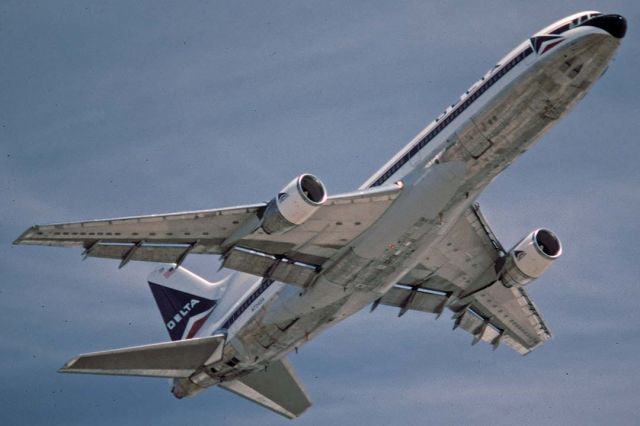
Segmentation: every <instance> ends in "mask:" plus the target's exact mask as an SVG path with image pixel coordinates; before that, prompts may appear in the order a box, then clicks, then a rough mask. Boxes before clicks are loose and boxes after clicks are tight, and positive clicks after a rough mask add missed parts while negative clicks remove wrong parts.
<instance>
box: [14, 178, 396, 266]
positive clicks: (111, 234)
mask: <svg viewBox="0 0 640 426" xmlns="http://www.w3.org/2000/svg"><path fill="white" fill-rule="evenodd" d="M400 189H401V187H400V186H397V185H390V186H387V187H382V188H375V189H369V190H364V191H357V192H352V193H348V194H343V195H337V196H333V197H330V198H328V199H327V201H326V202H325V203H324V204H323V205H322V206H321V207H320V208H319V209H318V211H316V212H315V213H314V214H313V216H311V218H309V219H308V220H307V221H306V222H304V223H303V224H302V225H300V226H297V227H295V228H293V229H291V230H290V231H287V232H284V233H278V234H267V233H265V232H264V231H263V230H262V229H260V217H261V214H262V212H263V210H264V208H265V207H266V204H265V203H261V204H253V205H248V206H241V207H233V208H224V209H215V210H200V211H192V212H184V213H171V214H156V215H150V216H136V217H123V218H116V219H105V220H93V221H88V222H74V223H60V224H53V225H36V226H32V227H31V228H29V229H27V230H26V231H25V232H24V233H23V234H22V235H21V236H20V237H19V238H18V239H17V240H16V241H14V244H36V245H47V246H62V247H83V248H84V255H85V256H91V257H103V258H111V259H118V260H120V266H124V265H125V264H126V263H127V262H129V261H131V260H142V261H151V262H162V263H176V264H178V265H179V264H181V263H182V261H183V260H184V258H185V257H186V256H187V255H188V254H190V253H197V254H223V253H224V254H226V255H227V256H228V257H229V258H228V259H227V260H226V261H225V265H224V266H226V267H229V268H231V269H237V270H242V271H243V272H250V273H256V274H258V275H261V274H260V272H261V271H263V269H266V268H262V266H261V265H260V267H258V268H257V269H256V270H253V269H251V268H252V266H251V263H260V262H258V259H262V260H263V262H262V263H265V262H267V263H268V264H271V263H273V262H274V260H273V259H278V260H282V259H285V261H289V262H290V263H291V264H292V265H293V264H296V262H300V263H303V264H307V265H310V266H312V267H313V266H319V265H321V264H322V263H324V261H325V260H327V259H328V258H330V257H331V256H332V255H333V254H334V253H335V252H336V251H337V250H339V249H340V248H342V247H343V246H345V245H346V244H348V243H349V242H350V241H352V240H353V239H354V238H355V237H357V236H358V235H359V234H360V233H362V232H363V231H364V230H365V229H367V228H368V227H369V226H371V224H373V223H374V222H375V221H376V220H377V219H378V218H379V217H380V216H381V215H382V214H383V213H384V212H385V211H386V209H387V208H388V207H389V205H390V204H391V203H392V202H393V200H395V198H396V197H397V195H398V193H399V192H400ZM232 247H236V248H240V249H241V250H238V251H231V250H230V248H232ZM270 258H271V260H270ZM247 260H250V262H247ZM285 263H286V262H285ZM289 275H291V274H289ZM291 276H295V274H293V275H291ZM279 278H280V277H279ZM291 279H293V278H291Z"/></svg>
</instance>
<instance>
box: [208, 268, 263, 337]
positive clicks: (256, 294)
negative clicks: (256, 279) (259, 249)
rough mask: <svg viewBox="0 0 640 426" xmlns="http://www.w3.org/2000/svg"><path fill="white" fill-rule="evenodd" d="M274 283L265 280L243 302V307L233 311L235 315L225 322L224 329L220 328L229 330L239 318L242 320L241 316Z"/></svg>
mask: <svg viewBox="0 0 640 426" xmlns="http://www.w3.org/2000/svg"><path fill="white" fill-rule="evenodd" d="M273 283H274V281H273V280H272V279H270V278H264V279H263V280H262V284H260V287H258V288H257V289H256V290H255V291H254V292H253V293H252V294H251V296H249V297H248V298H247V299H246V300H245V301H244V302H242V305H240V306H238V308H237V309H236V310H235V311H233V313H232V314H231V315H230V316H229V317H228V318H227V320H226V321H225V322H224V324H222V327H220V328H221V329H223V330H228V329H229V328H230V327H231V326H232V325H233V323H234V322H236V320H237V319H238V318H240V315H242V314H243V313H244V311H246V310H247V309H248V308H249V306H251V304H252V303H253V302H255V301H256V299H257V298H258V297H260V295H261V294H262V293H264V292H265V291H266V290H267V289H268V288H269V287H270V286H271V284H273Z"/></svg>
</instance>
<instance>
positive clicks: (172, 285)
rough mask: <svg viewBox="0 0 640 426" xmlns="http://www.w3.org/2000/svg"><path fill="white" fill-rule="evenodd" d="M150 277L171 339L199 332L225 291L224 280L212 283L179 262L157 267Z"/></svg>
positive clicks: (183, 337) (153, 292) (178, 338)
mask: <svg viewBox="0 0 640 426" xmlns="http://www.w3.org/2000/svg"><path fill="white" fill-rule="evenodd" d="M147 281H148V282H149V287H150V288H151V293H152V294H153V297H154V299H155V300H156V304H157V305H158V309H159V310H160V314H161V315H162V319H163V320H164V323H165V325H166V327H167V330H168V331H169V336H171V340H181V339H190V338H192V337H193V336H195V334H196V333H197V332H198V330H200V328H201V327H202V325H203V324H204V323H205V321H206V320H207V319H208V318H209V315H211V313H212V312H213V310H214V308H215V307H216V304H217V302H216V301H217V300H218V299H219V298H220V294H221V291H223V289H222V288H221V285H220V284H222V283H211V282H209V281H207V280H205V279H204V278H201V277H199V276H197V275H196V274H194V273H192V272H190V271H188V270H186V269H185V268H182V267H180V266H178V267H175V265H165V266H162V267H160V268H158V269H156V270H155V271H153V272H152V273H151V274H150V275H149V277H148V278H147ZM178 289H179V290H178Z"/></svg>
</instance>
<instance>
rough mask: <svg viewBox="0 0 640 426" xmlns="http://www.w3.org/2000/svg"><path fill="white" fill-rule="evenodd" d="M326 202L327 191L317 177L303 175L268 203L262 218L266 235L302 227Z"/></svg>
mask: <svg viewBox="0 0 640 426" xmlns="http://www.w3.org/2000/svg"><path fill="white" fill-rule="evenodd" d="M326 200H327V191H326V189H325V187H324V185H323V184H322V182H321V181H320V179H318V178H317V177H315V176H313V175H310V174H303V175H300V176H298V177H296V178H294V179H293V180H292V181H291V182H289V184H287V186H285V187H284V188H283V189H282V191H280V192H279V193H278V195H277V196H276V197H275V198H274V199H272V200H271V201H269V204H267V207H266V208H265V210H264V213H263V217H262V229H263V230H264V232H266V233H267V234H274V233H278V232H285V231H288V230H289V229H291V228H294V227H295V226H298V225H302V224H303V223H304V222H305V221H306V220H307V219H309V218H310V217H311V215H313V214H314V213H315V212H316V210H318V209H319V208H320V206H321V205H322V204H323V203H324V202H325V201H326Z"/></svg>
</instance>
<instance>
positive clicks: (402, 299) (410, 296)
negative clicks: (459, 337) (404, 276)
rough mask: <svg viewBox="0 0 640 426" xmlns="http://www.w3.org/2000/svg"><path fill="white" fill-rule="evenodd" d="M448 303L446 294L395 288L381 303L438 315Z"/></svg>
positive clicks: (417, 289) (383, 297)
mask: <svg viewBox="0 0 640 426" xmlns="http://www.w3.org/2000/svg"><path fill="white" fill-rule="evenodd" d="M446 301H447V296H446V295H444V294H436V293H433V292H428V291H425V290H424V289H419V288H414V289H410V288H409V289H408V288H404V287H400V286H395V287H393V288H391V290H389V291H388V292H387V293H386V294H385V295H384V296H382V299H381V300H380V303H382V304H383V305H387V306H395V307H397V308H401V309H409V310H412V311H421V312H427V313H431V314H437V313H440V312H442V308H443V307H444V304H445V303H446Z"/></svg>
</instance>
